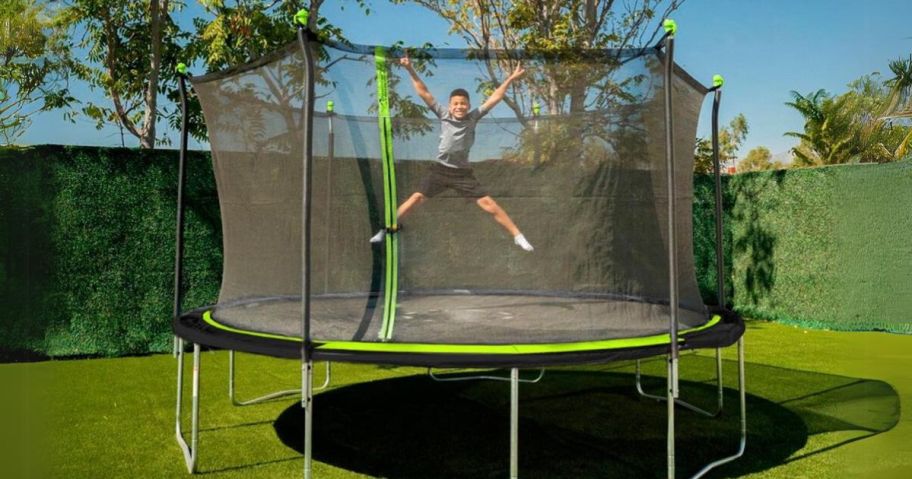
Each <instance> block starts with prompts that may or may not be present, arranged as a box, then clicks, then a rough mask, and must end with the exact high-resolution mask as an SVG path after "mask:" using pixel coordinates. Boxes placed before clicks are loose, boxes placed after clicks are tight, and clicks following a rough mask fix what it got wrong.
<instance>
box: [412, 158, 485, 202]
mask: <svg viewBox="0 0 912 479" xmlns="http://www.w3.org/2000/svg"><path fill="white" fill-rule="evenodd" d="M447 189H451V190H453V191H455V192H456V193H458V194H459V196H462V197H463V198H483V197H485V196H488V194H487V193H486V192H485V191H484V188H482V187H481V183H480V182H479V181H478V179H477V178H475V173H474V172H472V169H471V168H450V167H449V166H444V165H442V164H440V163H438V162H436V161H435V162H434V164H433V165H431V167H430V169H429V170H428V172H427V173H425V175H424V178H422V179H421V184H420V185H419V186H418V192H419V193H421V194H422V195H424V196H426V197H428V198H433V197H435V196H437V195H439V194H440V193H443V192H444V191H446V190H447Z"/></svg>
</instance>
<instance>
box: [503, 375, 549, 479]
mask: <svg viewBox="0 0 912 479" xmlns="http://www.w3.org/2000/svg"><path fill="white" fill-rule="evenodd" d="M543 371H544V370H543ZM518 478H519V369H516V368H513V369H511V370H510V479H518Z"/></svg>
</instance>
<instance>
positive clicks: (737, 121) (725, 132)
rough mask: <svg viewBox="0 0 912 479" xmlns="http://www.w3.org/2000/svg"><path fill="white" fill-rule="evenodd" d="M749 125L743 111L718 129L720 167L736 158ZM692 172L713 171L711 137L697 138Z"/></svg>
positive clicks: (706, 172)
mask: <svg viewBox="0 0 912 479" xmlns="http://www.w3.org/2000/svg"><path fill="white" fill-rule="evenodd" d="M749 131H750V126H749V125H748V123H747V118H745V116H744V114H743V113H739V114H738V116H736V117H734V118H733V119H732V121H731V122H729V124H728V126H725V127H722V129H721V130H720V131H719V163H720V167H721V168H723V169H724V168H725V166H726V164H728V163H729V162H731V163H732V164H734V161H735V160H736V159H737V158H738V150H740V149H741V144H742V143H744V140H745V139H746V138H747V134H748V132H749ZM694 156H695V160H694V172H696V173H705V174H708V173H712V172H713V150H712V139H711V138H697V145H696V148H695V151H694Z"/></svg>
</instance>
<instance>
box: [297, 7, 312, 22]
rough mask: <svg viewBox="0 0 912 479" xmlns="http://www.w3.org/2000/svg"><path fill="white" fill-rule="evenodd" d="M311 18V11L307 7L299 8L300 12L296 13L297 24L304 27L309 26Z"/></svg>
mask: <svg viewBox="0 0 912 479" xmlns="http://www.w3.org/2000/svg"><path fill="white" fill-rule="evenodd" d="M309 20H310V12H309V11H307V9H306V8H302V9H300V10H298V13H295V15H294V22H295V24H296V25H301V26H302V27H306V26H307V22H308V21H309Z"/></svg>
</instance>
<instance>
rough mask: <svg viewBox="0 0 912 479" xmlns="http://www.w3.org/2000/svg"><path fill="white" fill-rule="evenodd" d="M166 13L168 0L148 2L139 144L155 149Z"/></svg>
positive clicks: (144, 147)
mask: <svg viewBox="0 0 912 479" xmlns="http://www.w3.org/2000/svg"><path fill="white" fill-rule="evenodd" d="M167 14H168V0H164V1H162V2H160V1H159V0H151V1H150V2H149V29H150V34H149V39H150V41H151V43H152V45H150V46H151V52H150V54H149V82H148V83H147V84H146V91H145V95H144V96H145V104H146V105H145V112H144V113H143V125H142V129H141V130H140V131H139V133H140V136H139V146H140V148H143V149H149V150H152V149H155V122H156V120H157V119H158V77H159V74H160V73H161V47H162V16H163V15H167Z"/></svg>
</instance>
